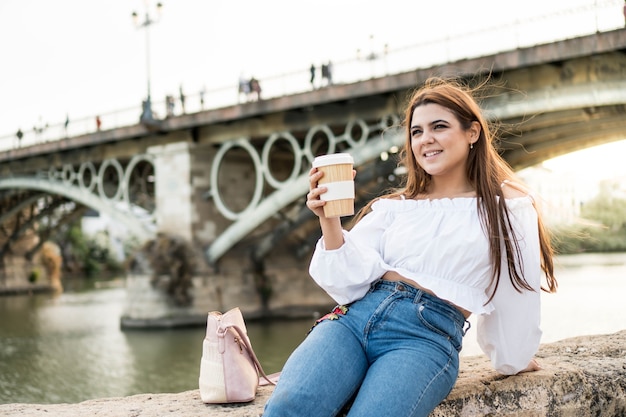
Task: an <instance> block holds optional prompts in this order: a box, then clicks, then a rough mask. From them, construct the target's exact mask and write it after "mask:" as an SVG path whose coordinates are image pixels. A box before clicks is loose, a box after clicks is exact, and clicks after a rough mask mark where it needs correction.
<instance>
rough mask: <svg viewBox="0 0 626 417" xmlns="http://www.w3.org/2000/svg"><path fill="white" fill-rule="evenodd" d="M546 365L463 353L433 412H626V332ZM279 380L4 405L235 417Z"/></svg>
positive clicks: (46, 410)
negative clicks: (245, 390) (202, 390)
mask: <svg viewBox="0 0 626 417" xmlns="http://www.w3.org/2000/svg"><path fill="white" fill-rule="evenodd" d="M537 357H538V358H539V360H540V363H541V364H542V366H543V368H544V369H543V370H541V371H539V372H533V373H529V374H522V375H519V376H512V377H505V376H502V375H498V374H497V373H496V372H495V371H493V370H492V369H491V367H490V364H489V363H488V361H487V359H486V358H485V357H483V356H474V357H463V358H462V360H461V373H460V375H459V379H458V381H457V384H456V386H455V387H454V389H453V390H452V392H451V393H450V395H449V396H448V398H447V399H446V400H445V401H444V402H443V403H442V404H441V405H440V406H439V407H437V409H436V410H435V411H434V412H433V413H432V415H431V417H444V416H445V417H473V416H490V417H500V416H507V417H511V416H513V417H540V416H548V417H551V416H559V417H569V416H571V417H574V416H575V417H588V416H589V417H591V416H603V417H611V416H625V415H626V330H622V331H620V332H617V333H614V334H610V335H601V336H582V337H576V338H572V339H566V340H563V341H560V342H556V343H550V344H544V345H542V346H541V348H540V350H539V352H538V354H537ZM271 392H272V387H271V386H264V387H259V391H258V395H257V398H256V399H255V400H254V401H253V402H251V403H247V404H230V405H206V404H203V403H202V401H201V400H200V395H199V392H198V390H192V391H186V392H182V393H178V394H140V395H133V396H130V397H121V398H105V399H96V400H89V401H84V402H81V403H78V404H4V405H0V415H3V416H21V417H29V416H32V417H34V416H37V417H39V416H41V415H46V416H50V417H56V416H64V417H65V416H87V415H89V416H107V417H109V416H110V417H137V416H163V415H168V416H186V417H195V416H198V417H200V416H201V417H206V416H222V415H223V416H226V415H228V416H231V417H260V416H262V414H263V405H264V404H265V402H266V401H267V399H268V397H269V395H270V394H271Z"/></svg>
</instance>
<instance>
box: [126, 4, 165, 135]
mask: <svg viewBox="0 0 626 417" xmlns="http://www.w3.org/2000/svg"><path fill="white" fill-rule="evenodd" d="M144 3H145V5H146V15H145V19H144V21H143V22H140V21H139V15H138V14H137V12H133V14H132V16H133V22H134V24H135V27H136V28H137V29H141V28H144V29H146V73H147V78H148V96H147V97H146V100H145V101H144V102H143V106H142V112H141V117H140V118H139V120H140V121H141V122H143V123H145V122H151V121H154V117H153V116H152V100H151V95H150V26H152V25H153V24H154V23H157V22H158V21H159V20H160V18H161V9H162V8H163V4H161V3H160V2H159V3H157V5H156V15H157V18H156V19H153V18H151V17H150V12H149V5H150V1H149V0H144Z"/></svg>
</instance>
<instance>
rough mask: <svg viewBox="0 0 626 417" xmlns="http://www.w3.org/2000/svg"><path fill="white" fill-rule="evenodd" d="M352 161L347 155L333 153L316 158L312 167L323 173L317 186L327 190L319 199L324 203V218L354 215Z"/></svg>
mask: <svg viewBox="0 0 626 417" xmlns="http://www.w3.org/2000/svg"><path fill="white" fill-rule="evenodd" d="M353 165H354V160H353V159H352V156H351V155H350V154H349V153H333V154H329V155H322V156H318V157H317V158H315V159H314V160H313V167H314V168H317V169H318V170H320V171H322V172H324V176H323V177H322V178H321V179H320V181H319V183H318V185H323V186H324V187H326V188H328V191H326V192H325V193H324V194H322V195H321V196H320V198H321V199H322V200H324V201H326V204H325V205H324V215H325V216H326V217H341V216H351V215H353V214H354V178H353V177H352V167H353Z"/></svg>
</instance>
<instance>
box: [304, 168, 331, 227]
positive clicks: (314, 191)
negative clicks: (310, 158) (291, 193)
mask: <svg viewBox="0 0 626 417" xmlns="http://www.w3.org/2000/svg"><path fill="white" fill-rule="evenodd" d="M322 176H324V173H323V172H322V171H318V169H317V168H311V170H310V171H309V193H308V194H307V195H306V206H307V207H308V208H309V210H311V211H312V212H313V213H314V214H315V215H316V216H317V217H325V216H324V205H325V204H326V202H325V201H324V200H322V199H320V195H322V194H324V193H325V192H326V191H328V189H327V188H326V187H323V186H322V187H318V182H319V180H320V178H322Z"/></svg>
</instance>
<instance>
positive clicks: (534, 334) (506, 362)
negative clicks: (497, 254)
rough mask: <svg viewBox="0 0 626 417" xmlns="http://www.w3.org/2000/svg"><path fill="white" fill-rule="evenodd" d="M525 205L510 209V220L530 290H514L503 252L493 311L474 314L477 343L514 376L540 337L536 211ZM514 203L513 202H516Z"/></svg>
mask: <svg viewBox="0 0 626 417" xmlns="http://www.w3.org/2000/svg"><path fill="white" fill-rule="evenodd" d="M527 202H528V204H525V205H524V206H523V207H517V208H516V209H514V210H511V214H512V216H511V223H512V225H513V228H514V230H515V233H516V237H517V239H518V241H519V246H520V252H521V257H522V265H523V275H524V277H525V279H526V281H527V282H528V284H530V286H531V287H532V288H533V290H534V291H529V290H525V289H522V292H521V293H520V292H518V291H517V290H516V289H515V288H514V287H513V284H512V283H511V280H510V279H509V276H508V266H507V263H506V254H505V255H504V256H503V260H502V269H501V274H500V276H501V278H500V282H499V285H498V288H497V291H496V294H495V296H494V298H493V300H492V303H493V306H494V310H493V311H492V312H491V313H490V314H487V315H481V316H479V317H478V331H477V333H478V336H477V338H478V344H479V346H480V347H481V349H482V350H483V352H485V354H486V355H487V356H488V357H489V358H490V359H491V363H492V365H493V367H494V368H495V369H496V371H498V372H499V373H501V374H505V375H514V374H516V373H518V372H520V371H521V370H523V369H524V368H526V367H527V366H528V364H529V363H530V361H531V359H532V358H533V356H534V355H535V353H536V352H537V349H538V348H539V342H540V339H541V334H542V332H541V330H540V327H539V324H540V313H541V310H540V307H541V306H540V292H541V264H540V247H539V229H538V222H537V212H536V210H535V208H534V207H533V205H532V203H531V200H530V198H529V199H527ZM516 203H517V202H516Z"/></svg>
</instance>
